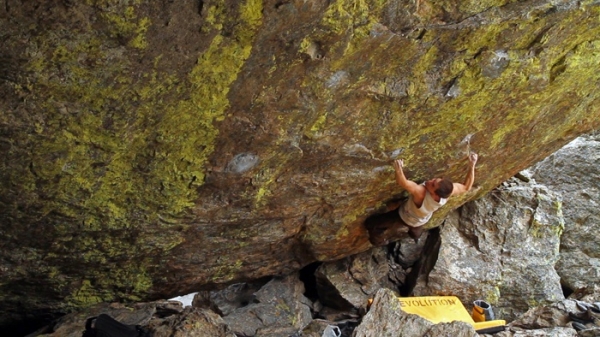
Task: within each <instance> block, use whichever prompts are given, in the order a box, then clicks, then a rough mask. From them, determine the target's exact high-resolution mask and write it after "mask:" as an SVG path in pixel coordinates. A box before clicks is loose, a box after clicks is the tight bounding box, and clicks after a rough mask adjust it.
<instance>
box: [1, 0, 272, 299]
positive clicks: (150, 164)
mask: <svg viewBox="0 0 600 337" xmlns="http://www.w3.org/2000/svg"><path fill="white" fill-rule="evenodd" d="M88 5H90V6H91V7H92V8H95V9H96V10H98V11H99V12H100V17H101V18H102V19H103V21H102V22H103V23H104V24H105V28H104V32H106V33H107V34H106V35H102V32H100V33H97V34H95V33H94V32H93V31H89V32H80V33H78V34H72V33H71V32H69V31H66V30H65V31H59V32H56V31H49V32H47V33H41V34H39V35H38V36H36V37H35V38H34V39H32V40H31V42H30V46H31V47H30V48H29V49H28V58H29V62H28V65H27V69H28V71H29V72H30V73H31V74H33V75H32V77H31V78H30V81H29V83H28V88H29V89H28V90H30V91H31V98H32V99H33V97H35V99H34V100H35V103H34V104H37V106H36V109H38V110H39V111H43V114H40V115H39V116H40V118H39V119H38V120H37V121H36V122H35V124H34V125H33V128H34V130H35V132H34V133H33V134H31V135H30V136H29V141H30V142H31V143H32V144H35V145H34V146H32V151H31V164H30V165H29V170H25V171H24V172H21V174H19V175H18V176H17V175H13V176H12V178H11V179H12V181H11V184H13V186H18V188H20V189H21V190H23V191H25V190H26V191H29V192H30V193H37V194H38V195H39V196H38V198H40V196H42V195H43V198H44V199H45V202H43V208H42V209H41V210H40V214H41V216H45V215H48V214H59V215H60V219H63V221H54V222H52V223H51V227H50V228H49V232H48V234H49V235H51V236H54V237H56V239H55V242H54V243H53V244H52V248H51V252H49V254H48V255H47V256H46V260H47V261H46V262H47V263H50V264H52V263H53V261H57V262H59V261H60V259H61V258H63V257H64V256H65V254H67V255H68V254H72V253H73V252H77V254H76V255H75V256H73V257H72V258H73V259H74V260H77V261H79V262H78V263H82V264H84V265H87V266H93V267H90V269H89V270H82V274H85V276H84V277H86V281H85V282H84V283H83V284H82V285H81V288H80V289H79V290H77V291H76V292H75V293H73V294H71V295H70V296H69V298H70V299H69V300H68V302H69V305H71V306H79V305H87V304H92V303H95V302H99V301H107V300H110V299H111V298H114V297H115V296H116V297H117V298H120V299H126V300H137V299H139V298H140V296H141V295H142V294H145V293H147V291H148V290H149V289H150V288H151V287H152V279H151V278H150V277H149V274H148V271H147V270H148V269H150V268H152V267H153V266H154V263H153V262H152V261H151V260H147V259H145V258H141V257H144V256H156V255H157V254H158V255H162V254H164V253H165V252H167V251H169V250H171V249H173V248H174V247H176V246H177V245H178V244H180V243H181V242H183V241H184V238H183V237H182V236H181V232H180V230H181V229H182V228H185V225H180V224H179V223H178V221H177V219H178V218H179V217H180V216H181V215H182V214H183V213H184V212H185V211H186V210H187V209H188V208H189V207H191V206H193V205H194V204H195V201H196V200H195V199H196V198H197V196H196V188H197V187H198V186H201V185H202V184H203V182H204V170H205V164H206V162H207V160H208V157H209V156H210V155H211V154H212V152H213V151H214V141H215V137H216V136H217V134H218V131H217V129H216V128H215V126H214V123H215V122H218V121H219V120H222V119H223V118H224V112H225V110H226V109H227V108H228V107H229V102H228V99H227V96H228V93H229V87H230V86H231V84H232V83H233V82H234V81H235V80H236V78H237V74H238V73H239V71H240V70H241V68H242V66H243V65H244V62H245V60H246V59H247V58H248V57H249V55H250V52H251V50H252V44H253V42H254V36H255V32H256V30H257V28H258V27H259V26H260V24H261V22H262V1H256V0H249V1H245V2H243V3H242V4H241V5H240V7H239V13H238V17H239V21H238V23H239V24H238V25H237V28H236V29H235V32H234V34H233V36H231V37H228V38H226V37H224V36H223V35H221V34H217V35H215V37H214V39H213V42H212V43H211V44H210V46H209V47H208V48H207V49H206V50H205V51H204V52H202V53H201V54H200V56H199V58H198V63H197V65H196V67H195V68H194V69H192V70H191V71H190V73H189V76H188V77H187V78H179V76H177V75H175V74H170V73H168V72H166V71H164V70H161V69H160V68H159V67H158V66H157V64H158V63H159V60H160V56H159V57H157V58H156V59H155V60H154V62H153V67H151V68H146V69H143V70H141V71H139V72H138V73H137V74H136V75H135V76H131V75H130V74H131V73H132V70H133V69H134V68H135V67H136V65H135V64H134V62H135V58H136V57H138V56H139V54H137V53H139V52H143V50H144V49H146V48H147V44H148V40H147V38H146V36H145V34H146V32H147V30H148V28H149V26H150V24H151V21H150V19H148V18H146V17H140V16H139V15H138V9H139V8H140V6H143V3H142V2H141V1H134V2H130V3H127V4H125V3H122V2H114V1H94V2H90V3H89V4H88ZM215 6H216V5H215ZM220 6H223V4H220ZM219 20H223V16H221V15H215V16H214V20H213V21H214V22H212V24H211V27H212V28H211V29H216V28H218V27H219V23H218V21H219ZM123 39H124V40H125V45H122V42H123V41H122V40H123ZM135 71H138V70H137V69H136V70H135ZM30 202H35V201H32V200H30ZM136 257H138V258H137V259H136ZM130 259H136V262H135V265H136V266H132V265H123V264H122V263H117V262H116V261H123V260H130ZM61 269H63V267H56V266H54V267H52V268H51V272H49V273H48V275H50V276H52V279H53V280H56V282H55V287H56V289H57V291H59V292H63V291H64V290H65V289H68V288H69V287H70V285H68V284H67V283H65V282H66V281H65V279H64V278H62V272H61ZM53 282H54V281H53Z"/></svg>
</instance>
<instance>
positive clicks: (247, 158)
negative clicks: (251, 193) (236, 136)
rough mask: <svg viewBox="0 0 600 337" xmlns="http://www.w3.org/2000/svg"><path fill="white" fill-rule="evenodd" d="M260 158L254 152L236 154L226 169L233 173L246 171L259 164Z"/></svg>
mask: <svg viewBox="0 0 600 337" xmlns="http://www.w3.org/2000/svg"><path fill="white" fill-rule="evenodd" d="M258 162H259V158H258V156H257V155H255V154H252V153H248V152H246V153H240V154H237V155H235V157H233V159H231V161H230V162H229V163H228V164H227V168H226V171H227V172H231V173H237V174H240V173H244V172H246V171H248V170H250V169H251V168H253V167H254V166H256V164H258Z"/></svg>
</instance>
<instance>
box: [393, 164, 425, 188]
mask: <svg viewBox="0 0 600 337" xmlns="http://www.w3.org/2000/svg"><path fill="white" fill-rule="evenodd" d="M403 167H404V161H403V160H402V159H398V160H395V161H394V170H396V182H397V183H398V185H400V186H401V187H402V188H403V189H405V190H406V191H407V192H408V193H410V194H412V195H420V194H424V192H425V187H423V186H422V185H419V184H417V183H415V182H414V181H412V180H408V179H406V176H404V171H402V168H403Z"/></svg>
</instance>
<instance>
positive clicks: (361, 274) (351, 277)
mask: <svg viewBox="0 0 600 337" xmlns="http://www.w3.org/2000/svg"><path fill="white" fill-rule="evenodd" d="M389 269H390V268H389V264H388V261H387V249H386V248H384V247H379V248H374V249H372V250H370V251H367V252H364V253H361V254H357V255H355V256H352V257H348V258H345V259H341V260H338V261H333V262H325V263H323V264H322V265H321V266H320V267H319V268H318V269H317V271H316V272H315V276H316V281H317V291H318V293H319V301H320V302H321V303H323V305H327V306H330V307H333V308H338V309H350V308H361V309H366V307H367V301H368V299H369V298H373V297H374V296H375V293H376V292H377V290H379V288H381V287H383V286H384V285H391V284H390V283H389V282H388V281H387V278H388V273H389V271H390V270H389Z"/></svg>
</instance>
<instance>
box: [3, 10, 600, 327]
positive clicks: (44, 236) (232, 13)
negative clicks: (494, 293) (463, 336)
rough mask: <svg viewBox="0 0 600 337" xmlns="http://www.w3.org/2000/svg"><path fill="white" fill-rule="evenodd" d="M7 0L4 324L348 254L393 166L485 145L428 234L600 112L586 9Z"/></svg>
mask: <svg viewBox="0 0 600 337" xmlns="http://www.w3.org/2000/svg"><path fill="white" fill-rule="evenodd" d="M4 3H5V6H0V7H2V8H0V31H2V32H3V33H2V35H1V36H2V41H3V50H2V52H1V54H0V65H1V67H0V97H2V99H0V112H1V113H0V153H1V154H2V155H1V156H0V158H1V159H0V216H1V231H2V235H1V236H0V246H1V247H2V250H1V251H0V254H1V255H0V270H1V273H0V308H2V309H1V310H2V312H0V317H2V318H3V319H4V320H10V319H12V318H14V317H17V316H19V314H20V313H23V312H36V310H42V309H43V310H52V311H57V310H58V311H64V310H69V309H71V308H75V307H82V306H89V305H92V304H94V303H98V302H103V301H112V300H122V301H128V300H138V299H153V298H168V297H172V296H175V295H181V294H184V293H189V292H193V291H197V290H200V289H201V288H204V289H208V288H210V287H218V286H221V285H224V284H227V283H231V282H234V281H242V280H247V279H255V278H259V277H262V276H265V275H274V274H286V273H289V272H291V271H294V270H298V269H300V268H302V267H303V266H305V265H306V264H308V263H310V262H313V261H317V260H319V261H326V260H334V259H338V258H342V257H345V256H348V255H351V254H355V253H358V252H362V251H365V250H367V249H369V248H370V244H369V242H368V238H367V233H366V232H365V230H364V228H363V226H362V223H363V221H364V219H365V218H366V217H367V216H368V215H370V214H372V213H374V212H376V211H378V210H379V209H380V208H381V206H383V203H384V202H385V201H387V200H388V199H391V198H393V197H397V196H398V195H400V194H401V192H402V191H401V190H399V189H398V188H397V187H396V186H395V184H394V181H393V179H392V172H393V170H392V167H391V165H390V162H391V160H392V159H395V158H400V157H402V158H404V159H405V161H406V165H407V170H406V171H407V175H408V176H409V178H411V179H413V180H417V181H419V180H423V179H427V178H430V177H433V176H438V175H444V176H447V177H449V178H452V179H454V180H461V179H463V178H464V174H465V168H466V161H465V155H466V152H467V151H468V150H469V149H471V150H474V151H477V152H478V153H479V154H480V163H479V165H478V168H477V179H476V185H477V186H478V187H479V189H478V190H477V191H475V192H473V193H471V194H469V195H467V196H465V197H464V198H461V199H457V200H453V201H452V202H450V203H449V204H448V206H447V207H446V208H445V209H444V210H442V211H440V212H439V213H438V214H437V215H436V216H435V217H434V219H433V220H432V221H431V223H430V226H437V225H438V224H439V223H440V222H441V220H442V219H443V218H444V217H445V215H446V214H447V213H448V212H449V211H450V210H452V209H453V208H455V207H457V206H459V205H460V204H462V203H464V202H466V201H468V200H470V199H473V198H476V197H477V196H480V195H482V194H484V193H485V192H487V191H489V190H491V189H492V188H493V187H495V186H497V185H498V184H499V183H500V182H502V181H504V180H506V179H507V178H508V177H511V176H512V175H514V174H515V173H516V172H518V171H520V170H521V169H524V168H526V167H528V166H530V165H531V164H533V163H535V162H537V161H539V160H541V159H542V158H544V157H545V156H547V155H549V154H550V153H552V152H554V151H555V150H557V149H558V148H560V147H561V146H562V145H564V144H565V143H567V142H568V141H569V140H571V139H573V138H574V137H576V136H577V135H579V134H582V133H585V132H587V131H589V130H592V129H594V128H597V127H598V126H599V125H600V118H599V117H600V111H599V109H598V106H600V104H599V102H598V101H599V97H598V90H597V84H598V80H599V79H600V73H598V72H597V66H598V64H599V63H600V42H599V41H598V40H595V39H596V37H597V36H599V35H600V34H599V33H600V22H599V21H598V19H597V18H598V15H599V13H600V8H599V6H597V5H595V3H594V2H590V1H564V2H560V3H556V2H555V1H533V0H531V1H519V2H509V1H497V2H494V3H490V2H485V5H484V4H483V3H481V2H479V1H457V2H453V3H452V4H447V5H442V4H438V3H433V2H430V1H426V0H422V1H416V2H411V3H400V2H392V1H379V0H366V1H360V2H355V1H350V0H345V1H342V0H338V1H329V2H326V1H323V2H305V1H300V0H298V1H295V0H292V1H284V2H281V1H270V0H266V1H261V0H247V1H239V2H238V1H225V0H220V1H219V0H211V1H201V2H197V1H178V2H170V1H137V2H121V1H119V2H114V1H93V2H74V1H27V2H24V3H22V4H19V5H17V4H16V2H15V1H5V2H4ZM13 314H14V315H13Z"/></svg>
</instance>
